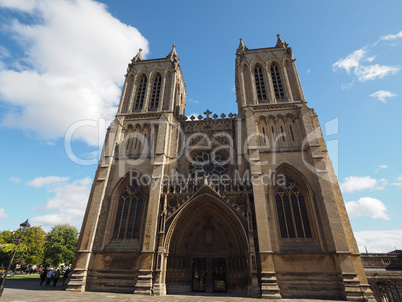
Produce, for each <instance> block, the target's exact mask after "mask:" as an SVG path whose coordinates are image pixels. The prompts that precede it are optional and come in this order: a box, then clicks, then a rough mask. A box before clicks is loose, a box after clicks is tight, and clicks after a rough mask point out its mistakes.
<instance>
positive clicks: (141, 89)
mask: <svg viewBox="0 0 402 302" xmlns="http://www.w3.org/2000/svg"><path fill="white" fill-rule="evenodd" d="M146 87H147V76H146V75H145V74H143V75H142V76H141V79H140V81H139V84H138V88H137V96H136V98H135V103H134V107H133V111H138V110H142V106H143V105H144V99H145V91H146Z"/></svg>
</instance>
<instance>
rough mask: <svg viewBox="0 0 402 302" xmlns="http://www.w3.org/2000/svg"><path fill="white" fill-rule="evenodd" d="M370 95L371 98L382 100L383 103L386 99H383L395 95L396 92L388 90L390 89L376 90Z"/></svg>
mask: <svg viewBox="0 0 402 302" xmlns="http://www.w3.org/2000/svg"><path fill="white" fill-rule="evenodd" d="M370 96H371V97H372V98H376V99H377V100H379V101H381V102H383V103H384V104H386V103H387V101H386V100H385V98H390V97H393V96H396V94H394V93H392V92H390V91H386V90H378V91H376V92H374V93H372V94H370Z"/></svg>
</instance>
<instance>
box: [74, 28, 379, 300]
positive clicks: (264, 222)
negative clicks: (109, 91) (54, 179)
mask: <svg viewBox="0 0 402 302" xmlns="http://www.w3.org/2000/svg"><path fill="white" fill-rule="evenodd" d="M235 65H236V75H235V79H236V80H235V81H236V101H237V105H238V112H237V113H236V114H233V113H230V114H227V115H225V114H221V115H219V116H218V115H217V114H213V113H212V112H211V111H209V110H206V112H205V113H204V115H200V116H198V117H195V116H191V117H186V116H185V106H186V85H185V82H184V79H183V73H182V71H181V68H180V64H179V57H178V55H177V53H176V49H175V46H173V49H172V51H171V52H170V53H169V54H168V56H167V57H166V58H161V59H150V60H143V58H142V55H141V50H140V52H139V53H138V54H137V55H136V56H135V57H134V58H133V59H132V61H131V63H130V64H129V65H128V68H127V74H126V80H125V83H124V87H123V92H122V96H121V101H120V105H119V108H118V112H117V115H116V119H115V121H114V122H113V123H112V124H111V126H110V127H109V129H108V132H107V134H106V138H105V144H104V147H103V153H102V156H101V159H100V161H99V165H98V168H97V171H96V175H95V178H94V182H93V185H92V190H91V193H90V197H89V201H88V205H87V209H86V213H85V217H84V222H83V225H82V229H81V232H80V238H79V242H78V247H77V251H76V254H75V259H74V263H73V272H72V276H71V278H70V280H69V283H68V288H67V289H68V290H77V291H84V290H90V291H119V292H129V293H134V294H148V295H149V294H157V295H166V294H174V293H188V292H207V293H222V292H226V293H227V294H229V295H230V294H233V295H243V296H251V297H263V298H270V299H281V298H321V299H340V300H351V301H363V300H364V299H369V300H371V299H372V297H373V296H372V293H371V291H370V289H369V287H368V282H367V279H366V276H365V273H364V270H363V266H362V262H361V259H360V254H359V251H358V249H357V245H356V241H355V238H354V236H353V232H352V229H351V226H350V222H349V219H348V215H347V213H346V209H345V205H344V201H343V199H342V195H341V191H340V189H339V184H338V182H337V179H336V176H335V173H334V171H333V168H332V164H331V161H330V159H329V157H328V151H327V148H326V145H325V142H324V139H323V136H322V133H321V128H320V125H319V122H318V118H317V115H316V114H315V112H314V110H313V109H310V108H309V107H308V106H307V103H306V101H305V98H304V95H303V90H302V87H301V84H300V80H299V76H298V74H297V69H296V65H295V59H294V58H293V53H292V49H291V48H290V47H289V46H288V44H287V43H285V42H284V41H283V40H282V39H281V38H280V36H279V35H278V39H277V43H276V45H275V47H269V48H260V49H248V48H247V47H246V46H245V45H244V43H243V41H242V40H240V44H239V47H238V49H237V51H236V62H235Z"/></svg>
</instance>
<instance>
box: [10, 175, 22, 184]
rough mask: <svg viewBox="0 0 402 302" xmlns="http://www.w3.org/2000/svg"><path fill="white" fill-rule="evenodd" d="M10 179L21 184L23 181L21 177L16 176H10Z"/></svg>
mask: <svg viewBox="0 0 402 302" xmlns="http://www.w3.org/2000/svg"><path fill="white" fill-rule="evenodd" d="M10 180H11V181H12V182H15V183H16V184H19V183H20V182H21V178H19V177H15V176H12V177H10Z"/></svg>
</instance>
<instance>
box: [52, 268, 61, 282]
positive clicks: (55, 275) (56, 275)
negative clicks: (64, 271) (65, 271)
mask: <svg viewBox="0 0 402 302" xmlns="http://www.w3.org/2000/svg"><path fill="white" fill-rule="evenodd" d="M59 278H60V270H59V269H57V271H56V272H55V273H54V276H53V286H56V284H57V282H58V281H59Z"/></svg>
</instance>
